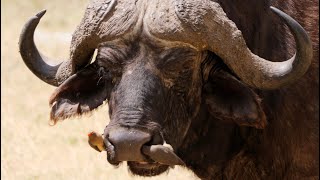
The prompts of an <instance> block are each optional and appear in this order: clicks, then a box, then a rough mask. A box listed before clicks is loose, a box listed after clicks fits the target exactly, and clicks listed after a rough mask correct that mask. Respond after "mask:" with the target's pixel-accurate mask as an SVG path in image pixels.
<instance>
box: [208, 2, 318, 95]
mask: <svg viewBox="0 0 320 180" xmlns="http://www.w3.org/2000/svg"><path fill="white" fill-rule="evenodd" d="M216 10H217V9H215V11H216ZM271 10H272V11H273V12H274V13H275V14H277V15H278V16H279V17H280V18H282V19H283V20H284V21H285V23H286V24H287V25H288V27H289V29H290V30H291V32H292V34H293V36H294V39H295V41H296V48H297V49H296V54H295V55H294V56H293V57H292V58H290V59H288V60H286V61H283V62H272V61H268V60H266V59H263V58H261V57H259V56H257V55H255V54H253V53H252V52H251V51H250V50H249V48H248V47H247V46H246V43H245V41H244V39H243V36H242V34H241V32H240V31H239V30H238V29H237V27H236V26H235V24H234V23H233V22H232V21H231V20H229V19H227V18H226V15H225V14H224V12H223V14H222V13H221V11H220V12H219V13H217V14H216V16H218V14H219V16H220V17H221V20H220V21H218V22H220V23H221V22H222V23H221V26H222V27H221V29H220V28H217V25H215V26H214V27H215V29H216V30H217V31H218V32H217V34H220V35H221V37H222V38H218V40H215V42H214V43H211V44H210V45H209V47H210V48H209V49H210V50H212V51H213V52H215V53H217V54H218V55H219V56H220V57H221V58H222V59H223V61H224V62H225V63H226V64H227V65H228V67H229V68H230V69H232V70H233V71H234V73H235V74H237V75H238V77H239V78H240V79H241V80H242V81H243V82H245V83H246V84H248V85H250V86H252V87H255V88H260V89H276V88H279V87H281V86H283V85H287V84H289V83H291V82H293V81H295V80H297V79H298V78H300V77H301V76H302V75H304V73H305V72H306V71H307V70H308V67H309V66H310V63H311V60H312V44H311V41H310V39H309V37H308V35H307V33H306V31H305V30H304V29H303V28H302V27H301V25H300V24H299V23H298V22H297V21H295V20H294V19H293V18H291V17H290V16H289V15H287V14H285V13H284V12H282V11H280V10H279V9H277V8H275V7H271ZM216 12H218V11H216ZM230 35H231V37H230ZM218 36H219V35H218ZM221 39H223V40H224V41H225V42H221ZM217 43H218V44H217ZM219 46H220V47H219ZM226 52H227V53H226ZM236 60H238V61H236Z"/></svg>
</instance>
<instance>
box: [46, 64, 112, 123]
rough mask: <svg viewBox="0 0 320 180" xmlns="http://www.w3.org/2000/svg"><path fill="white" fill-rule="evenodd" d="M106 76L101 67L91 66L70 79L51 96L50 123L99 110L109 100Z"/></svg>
mask: <svg viewBox="0 0 320 180" xmlns="http://www.w3.org/2000/svg"><path fill="white" fill-rule="evenodd" d="M105 77H106V75H105V74H104V71H103V69H102V68H101V67H99V66H97V65H95V64H91V65H89V66H87V67H86V68H84V69H83V70H81V71H79V72H77V73H76V74H74V75H72V76H71V77H69V78H68V79H67V80H66V81H65V82H63V83H62V84H61V85H60V86H59V87H58V88H57V89H56V90H55V91H54V92H53V94H52V95H51V97H50V100H49V104H50V105H51V106H52V108H51V113H50V121H51V123H52V125H55V124H56V123H57V121H58V120H63V119H66V118H69V117H72V116H76V115H81V114H83V113H87V112H90V111H92V110H93V109H95V108H97V107H98V106H100V105H101V104H103V101H104V100H106V99H107V96H108V88H107V81H106V79H105Z"/></svg>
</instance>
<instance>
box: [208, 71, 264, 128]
mask: <svg viewBox="0 0 320 180" xmlns="http://www.w3.org/2000/svg"><path fill="white" fill-rule="evenodd" d="M203 90H204V100H205V103H206V104H207V108H208V110H209V112H210V114H211V115H213V116H214V117H216V118H218V119H220V120H222V121H227V122H234V123H236V124H238V125H240V126H252V127H255V128H259V129H263V128H265V126H266V125H267V121H266V116H265V113H264V111H263V109H262V107H261V105H260V101H261V100H260V98H259V97H258V95H257V94H256V93H255V92H254V91H253V90H251V89H250V88H249V87H248V86H246V85H245V84H243V83H242V82H241V81H239V80H238V79H236V78H235V77H234V76H232V75H231V74H229V73H227V72H225V71H222V70H220V71H218V72H215V73H214V74H211V75H210V77H209V79H208V81H207V83H206V84H205V85H204V89H203Z"/></svg>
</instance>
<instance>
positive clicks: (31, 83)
mask: <svg viewBox="0 0 320 180" xmlns="http://www.w3.org/2000/svg"><path fill="white" fill-rule="evenodd" d="M87 3H88V0H68V1H65V0H55V1H49V0H30V1H19V0H1V25H2V30H1V85H2V86H1V87H2V89H1V106H2V108H1V178H4V179H6V180H16V179H19V180H20V179H27V180H29V179H30V180H33V179H55V180H56V179H65V180H72V179H77V180H78V179H79V180H81V179H85V180H90V179H110V180H118V179H119V180H120V179H121V180H122V179H152V180H156V179H157V180H164V179H165V180H167V179H170V180H171V179H176V180H180V179H181V180H185V179H197V178H196V177H195V176H194V175H193V173H192V172H191V171H188V170H186V169H184V168H181V167H175V168H174V169H171V170H170V171H169V172H168V173H165V174H163V175H160V176H156V177H153V178H142V177H137V176H133V175H131V174H130V173H129V172H128V171H127V167H126V165H125V164H123V165H122V166H120V167H119V168H114V167H112V166H111V165H110V164H108V163H107V161H106V154H105V153H97V152H96V151H94V150H93V149H91V148H90V146H89V145H88V144H87V133H88V132H89V131H91V130H95V131H97V132H103V129H104V127H105V126H106V125H107V123H108V118H107V117H108V116H107V113H108V109H107V106H106V105H104V106H103V107H100V108H99V109H98V110H96V111H95V112H94V113H93V114H92V115H90V116H86V117H82V118H76V119H70V120H66V121H64V122H61V123H58V124H57V125H56V126H53V127H51V126H49V125H48V120H49V110H50V108H49V105H48V99H49V96H50V95H51V93H52V91H53V90H54V87H52V86H50V85H47V84H45V83H44V82H41V81H40V80H39V79H38V78H37V77H36V76H34V75H33V74H32V73H31V72H30V71H29V70H28V69H27V67H26V66H25V65H24V63H23V62H22V59H21V57H20V54H19V50H18V40H19V35H20V31H21V29H22V26H23V25H24V23H25V22H26V20H27V19H28V18H30V17H31V16H33V15H34V14H36V13H37V12H39V11H40V10H42V9H47V14H46V15H45V16H44V17H43V18H42V20H41V22H40V24H39V26H38V29H37V30H36V33H35V41H36V44H37V45H38V48H39V49H40V51H42V52H44V53H45V54H46V55H47V56H49V57H54V58H55V59H60V60H63V59H66V58H67V57H68V56H69V44H70V40H71V34H72V32H73V31H74V29H75V28H76V26H77V25H78V23H79V22H80V20H81V18H82V16H83V13H84V10H85V7H86V5H87Z"/></svg>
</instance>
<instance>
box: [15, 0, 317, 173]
mask: <svg viewBox="0 0 320 180" xmlns="http://www.w3.org/2000/svg"><path fill="white" fill-rule="evenodd" d="M271 10H272V11H273V12H274V13H275V14H277V15H278V16H279V17H280V18H282V19H283V20H284V22H285V23H286V24H287V26H288V27H289V28H290V30H291V32H292V34H293V35H294V37H295V41H296V47H297V50H296V54H295V55H294V56H293V57H292V58H291V59H289V60H286V61H282V62H273V61H270V60H266V59H263V58H261V57H259V56H257V55H255V54H253V53H252V52H251V51H250V50H249V48H248V47H247V46H246V43H245V40H244V38H243V36H242V34H241V32H240V31H239V30H238V28H237V27H236V25H235V24H234V23H233V22H232V21H231V20H230V19H228V17H227V16H226V14H225V13H224V11H223V9H222V8H221V7H220V5H219V4H218V3H216V2H213V1H209V0H207V1H200V0H199V1H193V0H192V1H191V0H190V1H189V0H185V1H171V0H166V1H165V2H164V1H154V2H153V3H149V2H148V1H145V0H140V1H125V0H109V1H101V0H94V1H93V2H92V3H90V4H89V5H88V7H87V9H86V12H85V16H84V18H83V20H82V22H81V24H80V25H79V26H78V28H77V30H76V31H75V32H74V34H73V38H72V43H71V53H70V58H69V60H67V61H63V62H62V63H61V64H59V65H56V66H52V65H49V64H48V63H47V62H48V60H47V58H46V57H45V56H43V55H42V54H41V53H40V52H39V51H38V50H37V48H36V46H35V44H34V41H33V34H34V30H35V28H36V26H37V24H38V22H39V21H40V18H41V17H42V16H43V15H44V13H45V11H42V12H40V13H38V14H37V15H36V16H34V17H32V18H31V19H30V20H29V21H28V22H27V23H26V25H25V27H24V29H23V31H22V34H21V37H20V53H21V56H22V58H23V60H24V62H25V63H26V65H27V66H28V68H29V69H30V70H31V71H32V72H33V73H34V74H35V75H36V76H38V77H39V78H40V79H41V80H43V81H45V82H47V83H49V84H51V85H54V86H58V88H57V89H56V90H55V91H54V93H53V94H52V96H51V98H50V104H51V105H52V110H51V121H52V122H53V123H54V124H55V123H56V122H57V121H58V120H63V119H66V118H68V117H71V116H75V115H81V114H84V113H86V112H89V111H91V110H93V109H95V108H97V107H98V106H100V105H101V104H102V103H103V102H104V101H105V100H107V101H108V103H109V116H110V119H111V120H110V123H109V124H108V125H107V127H106V128H105V131H104V139H105V146H106V150H107V154H108V161H109V162H110V163H111V164H114V165H117V164H119V163H120V162H122V161H128V165H129V169H130V170H131V171H132V172H133V173H135V174H139V175H146V176H148V175H156V174H160V173H162V172H164V171H165V170H166V169H168V167H169V166H171V165H182V164H183V161H182V160H181V159H180V158H179V157H178V156H177V155H176V154H175V152H177V150H178V149H179V147H180V146H181V143H182V142H183V141H184V140H185V136H186V134H187V132H188V130H189V126H190V124H191V122H192V121H196V120H197V119H198V118H200V117H199V116H206V114H207V113H206V112H209V111H210V113H211V114H213V115H214V116H216V117H217V118H218V119H221V120H226V121H232V122H235V123H237V124H239V125H246V126H253V127H256V128H264V127H265V126H266V118H265V115H264V112H263V110H262V108H261V107H260V100H259V98H258V97H257V95H256V94H255V93H254V92H253V91H252V90H251V89H250V87H253V88H258V89H274V88H278V87H281V86H283V85H286V84H288V83H291V82H293V81H295V80H296V79H298V78H299V77H301V76H302V75H303V74H304V73H305V72H306V70H307V68H308V67H309V65H310V62H311V59H312V57H311V56H312V53H311V51H312V47H311V43H310V40H309V38H308V36H307V34H306V32H305V31H304V30H303V28H302V27H301V26H300V25H299V24H298V23H297V22H296V21H295V20H293V19H292V18H291V17H289V16H288V15H286V14H284V13H283V12H282V11H280V10H278V9H276V8H273V7H272V8H271ZM96 49H97V52H98V53H97V56H96V59H95V61H94V62H93V63H91V64H90V62H91V58H92V56H93V53H94V51H95V50H96ZM208 81H211V82H212V83H210V84H208V83H207V82H208ZM168 144H170V145H168Z"/></svg>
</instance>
